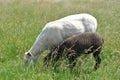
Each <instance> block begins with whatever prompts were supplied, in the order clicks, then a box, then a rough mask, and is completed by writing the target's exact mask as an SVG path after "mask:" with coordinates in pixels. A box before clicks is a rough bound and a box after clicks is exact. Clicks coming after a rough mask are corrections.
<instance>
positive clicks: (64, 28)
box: [24, 13, 97, 65]
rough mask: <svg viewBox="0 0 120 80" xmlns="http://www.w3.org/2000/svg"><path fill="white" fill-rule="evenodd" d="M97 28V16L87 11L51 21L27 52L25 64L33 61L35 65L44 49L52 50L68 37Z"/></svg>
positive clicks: (93, 30)
mask: <svg viewBox="0 0 120 80" xmlns="http://www.w3.org/2000/svg"><path fill="white" fill-rule="evenodd" d="M96 29H97V20H96V18H95V17H93V16H92V15H90V14H86V13H83V14H75V15H70V16H67V17H64V18H61V19H59V20H55V21H52V22H49V23H47V24H46V25H45V27H44V28H43V29H42V32H41V33H40V34H39V35H38V37H37V38H36V41H35V42H34V44H33V46H32V47H31V48H30V50H29V51H28V52H26V53H25V56H24V59H25V64H26V65H28V64H29V63H30V62H31V61H32V63H33V64H34V65H35V63H36V60H37V58H38V57H39V55H40V54H41V53H42V52H43V51H45V50H50V52H51V51H52V49H54V48H55V47H57V46H58V45H59V44H60V43H61V42H62V41H63V40H65V39H66V38H68V37H70V36H72V35H75V34H79V33H83V32H95V31H96Z"/></svg>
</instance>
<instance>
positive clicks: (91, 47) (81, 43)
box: [45, 32, 104, 70]
mask: <svg viewBox="0 0 120 80" xmlns="http://www.w3.org/2000/svg"><path fill="white" fill-rule="evenodd" d="M103 43H104V40H103V38H102V37H101V36H100V35H99V34H98V33H96V32H85V33H80V34H78V35H74V36H72V37H69V38H67V39H66V40H64V41H63V42H62V43H61V44H60V45H59V46H58V47H57V49H54V50H53V52H52V53H50V54H48V55H47V56H46V57H45V65H46V64H47V63H46V62H47V61H49V60H50V59H51V56H52V55H53V54H54V53H55V52H57V53H56V54H54V57H52V58H53V59H52V60H53V61H54V62H56V61H58V60H59V58H60V57H62V54H63V52H64V50H66V56H67V57H68V59H69V64H70V68H73V67H74V66H75V65H76V62H77V57H79V56H80V55H81V54H90V53H93V56H94V58H95V60H96V64H95V66H94V69H95V70H96V69H97V68H98V67H99V65H100V63H101V58H100V56H99V54H100V52H101V50H102V45H103Z"/></svg>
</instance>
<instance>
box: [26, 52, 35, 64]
mask: <svg viewBox="0 0 120 80" xmlns="http://www.w3.org/2000/svg"><path fill="white" fill-rule="evenodd" d="M24 61H25V65H26V66H28V65H30V64H33V65H35V63H36V59H35V58H34V56H33V55H32V53H31V52H25V55H24Z"/></svg>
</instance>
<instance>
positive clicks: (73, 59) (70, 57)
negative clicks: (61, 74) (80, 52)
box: [68, 53, 77, 70]
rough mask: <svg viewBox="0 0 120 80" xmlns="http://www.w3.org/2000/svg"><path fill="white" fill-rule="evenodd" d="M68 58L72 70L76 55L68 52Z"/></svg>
mask: <svg viewBox="0 0 120 80" xmlns="http://www.w3.org/2000/svg"><path fill="white" fill-rule="evenodd" d="M68 59H69V67H70V69H71V70H72V69H73V68H74V66H75V65H76V62H77V55H76V53H70V54H69V55H68Z"/></svg>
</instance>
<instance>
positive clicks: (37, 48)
mask: <svg viewBox="0 0 120 80" xmlns="http://www.w3.org/2000/svg"><path fill="white" fill-rule="evenodd" d="M43 44H44V40H43V36H41V35H39V36H38V37H37V38H36V41H35V42H34V44H33V46H32V47H31V48H30V50H29V52H30V53H31V54H32V55H33V56H34V58H37V57H38V55H40V54H41V53H42V52H43V51H44V50H45V47H44V45H43Z"/></svg>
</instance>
